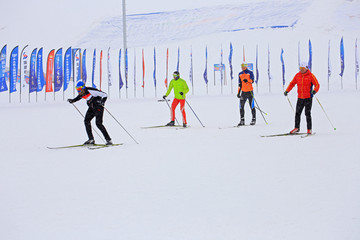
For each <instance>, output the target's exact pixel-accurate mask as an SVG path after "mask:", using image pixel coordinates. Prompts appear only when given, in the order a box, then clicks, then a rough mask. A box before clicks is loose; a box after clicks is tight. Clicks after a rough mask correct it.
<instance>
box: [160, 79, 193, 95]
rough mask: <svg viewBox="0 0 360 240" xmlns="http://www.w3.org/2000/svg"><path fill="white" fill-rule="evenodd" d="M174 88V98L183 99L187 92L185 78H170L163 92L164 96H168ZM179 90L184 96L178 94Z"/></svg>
mask: <svg viewBox="0 0 360 240" xmlns="http://www.w3.org/2000/svg"><path fill="white" fill-rule="evenodd" d="M173 88H174V94H175V98H176V99H185V95H186V94H187V93H188V92H189V87H188V85H187V84H186V82H185V80H184V79H182V78H179V79H178V80H175V79H173V80H171V81H170V84H169V88H168V90H167V92H166V93H165V95H166V96H169V94H170V92H171V90H172V89H173ZM180 92H183V93H184V96H181V95H180Z"/></svg>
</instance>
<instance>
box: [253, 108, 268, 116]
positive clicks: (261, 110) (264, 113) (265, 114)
mask: <svg viewBox="0 0 360 240" xmlns="http://www.w3.org/2000/svg"><path fill="white" fill-rule="evenodd" d="M255 108H256V109H257V110H259V111H260V112H262V113H263V114H265V115H267V113H266V112H264V111H263V110H261V109H260V108H258V107H255Z"/></svg>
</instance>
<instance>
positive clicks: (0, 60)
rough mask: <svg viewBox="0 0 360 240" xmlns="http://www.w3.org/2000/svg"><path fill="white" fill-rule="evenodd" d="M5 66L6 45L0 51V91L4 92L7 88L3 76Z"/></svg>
mask: <svg viewBox="0 0 360 240" xmlns="http://www.w3.org/2000/svg"><path fill="white" fill-rule="evenodd" d="M5 68H6V45H5V46H4V47H3V48H2V49H1V52H0V92H5V91H7V90H8V87H7V85H6V78H5Z"/></svg>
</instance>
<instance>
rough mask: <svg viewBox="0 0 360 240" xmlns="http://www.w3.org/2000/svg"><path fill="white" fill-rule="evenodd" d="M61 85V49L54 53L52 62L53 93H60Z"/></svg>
mask: <svg viewBox="0 0 360 240" xmlns="http://www.w3.org/2000/svg"><path fill="white" fill-rule="evenodd" d="M62 85H63V65H62V48H60V49H59V50H57V51H56V53H55V60H54V92H58V91H60V89H61V87H62Z"/></svg>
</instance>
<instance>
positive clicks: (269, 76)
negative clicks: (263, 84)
mask: <svg viewBox="0 0 360 240" xmlns="http://www.w3.org/2000/svg"><path fill="white" fill-rule="evenodd" d="M268 78H269V86H270V82H271V74H270V46H269V45H268Z"/></svg>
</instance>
